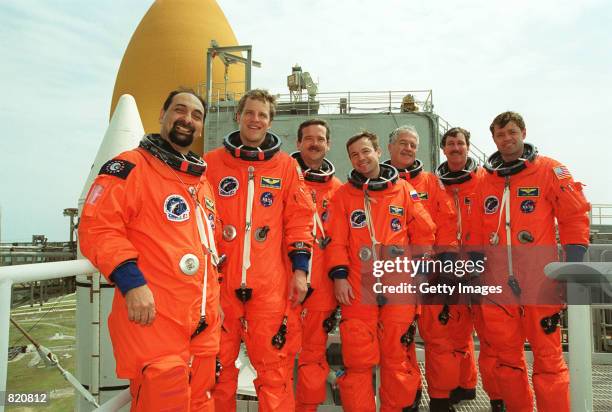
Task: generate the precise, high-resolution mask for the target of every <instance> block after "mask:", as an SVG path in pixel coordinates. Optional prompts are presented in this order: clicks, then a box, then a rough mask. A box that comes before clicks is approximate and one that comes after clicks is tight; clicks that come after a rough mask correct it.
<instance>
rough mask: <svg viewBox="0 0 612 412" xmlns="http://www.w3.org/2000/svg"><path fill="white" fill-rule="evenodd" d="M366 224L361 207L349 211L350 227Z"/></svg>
mask: <svg viewBox="0 0 612 412" xmlns="http://www.w3.org/2000/svg"><path fill="white" fill-rule="evenodd" d="M365 225H366V215H365V212H364V211H363V210H361V209H357V210H353V212H352V213H351V227H353V228H355V229H359V228H362V227H365Z"/></svg>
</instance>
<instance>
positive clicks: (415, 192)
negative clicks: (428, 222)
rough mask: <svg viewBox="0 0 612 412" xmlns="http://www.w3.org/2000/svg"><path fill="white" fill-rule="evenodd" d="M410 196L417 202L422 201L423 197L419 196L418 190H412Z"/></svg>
mask: <svg viewBox="0 0 612 412" xmlns="http://www.w3.org/2000/svg"><path fill="white" fill-rule="evenodd" d="M410 198H411V199H412V200H414V201H415V202H420V201H421V198H420V197H419V194H418V193H417V191H416V190H411V191H410Z"/></svg>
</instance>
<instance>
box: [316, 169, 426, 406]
mask: <svg viewBox="0 0 612 412" xmlns="http://www.w3.org/2000/svg"><path fill="white" fill-rule="evenodd" d="M380 166H381V169H383V168H384V167H385V166H386V165H384V164H381V165H380ZM387 167H388V168H390V167H389V166H387ZM393 170H395V169H393ZM394 173H396V174H395V178H394V180H393V181H392V183H391V182H390V181H388V182H387V183H385V187H384V188H379V189H380V190H368V194H369V196H370V198H371V203H370V204H371V211H372V225H373V227H374V229H375V233H376V238H377V241H378V242H380V243H381V244H382V245H402V246H403V247H405V245H407V244H411V245H423V246H426V247H430V246H431V245H432V244H433V241H434V232H435V225H434V223H433V222H432V220H431V218H430V217H429V214H428V213H427V211H426V210H425V208H424V207H423V206H422V204H421V202H420V201H418V196H417V195H416V192H415V191H414V189H412V187H411V186H410V185H409V184H408V183H406V182H405V181H403V180H401V179H398V178H397V172H394ZM352 175H356V173H355V172H353V173H352ZM364 180H365V179H364ZM379 183H380V181H379ZM368 187H369V186H368ZM411 192H412V194H411ZM330 203H331V206H330V212H329V218H328V227H329V236H330V237H331V242H330V244H329V246H328V247H327V250H326V260H327V267H328V268H329V269H331V273H330V275H331V276H334V271H335V269H337V268H345V269H346V270H347V271H348V278H347V279H348V282H349V284H350V286H351V288H352V290H353V293H354V295H355V299H354V300H352V302H351V304H350V305H341V310H342V321H341V323H340V335H341V339H342V357H343V361H344V365H345V373H344V374H343V375H342V376H340V377H339V378H338V380H337V383H338V386H339V388H340V395H341V398H342V406H343V408H344V410H346V411H348V412H357V411H368V412H372V411H375V410H376V406H375V404H374V391H373V387H372V368H373V367H374V366H376V365H378V364H380V379H381V388H380V397H381V411H400V410H401V409H402V408H405V407H408V406H411V405H412V404H413V402H414V400H415V397H416V393H417V390H418V389H419V388H420V386H421V378H420V373H419V371H418V369H415V364H416V361H415V360H414V359H415V357H416V354H415V348H414V343H411V344H410V345H409V346H408V347H406V346H405V345H404V344H403V340H402V336H403V335H405V334H407V333H408V331H409V329H410V327H411V325H412V324H413V322H414V321H415V316H416V314H417V309H418V307H417V305H416V304H414V303H411V304H404V305H402V304H385V305H383V306H377V305H376V304H367V303H363V302H362V281H363V279H362V274H361V272H362V270H363V266H364V262H363V261H361V260H360V258H359V252H360V250H361V249H362V248H363V247H371V246H372V241H371V238H370V234H369V231H368V228H367V224H366V222H364V220H363V219H364V218H363V215H364V188H362V187H361V186H360V187H359V188H357V187H355V186H354V185H353V183H351V182H350V181H349V182H348V183H345V184H344V185H343V186H341V187H340V189H338V191H337V192H336V194H335V195H334V197H333V198H332V200H331V202H330ZM360 216H361V217H360ZM365 276H371V275H370V274H365Z"/></svg>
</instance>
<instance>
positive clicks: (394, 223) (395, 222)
mask: <svg viewBox="0 0 612 412" xmlns="http://www.w3.org/2000/svg"><path fill="white" fill-rule="evenodd" d="M391 230H392V231H394V232H399V231H400V230H402V222H400V220H399V218H397V217H394V218H393V219H391Z"/></svg>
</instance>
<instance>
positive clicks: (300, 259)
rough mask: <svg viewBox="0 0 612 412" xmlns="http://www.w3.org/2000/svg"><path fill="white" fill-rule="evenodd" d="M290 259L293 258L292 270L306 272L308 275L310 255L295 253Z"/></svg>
mask: <svg viewBox="0 0 612 412" xmlns="http://www.w3.org/2000/svg"><path fill="white" fill-rule="evenodd" d="M290 257H291V264H292V269H293V270H294V271H296V270H303V271H304V272H306V273H308V261H309V260H310V253H308V252H302V253H300V252H294V253H292V254H291V256H290Z"/></svg>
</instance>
